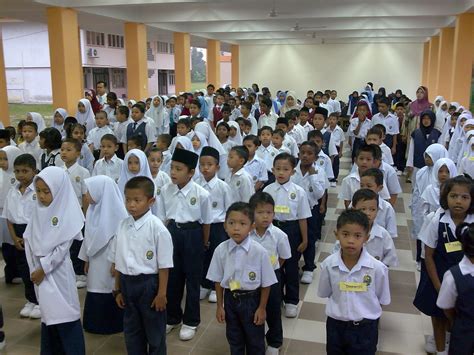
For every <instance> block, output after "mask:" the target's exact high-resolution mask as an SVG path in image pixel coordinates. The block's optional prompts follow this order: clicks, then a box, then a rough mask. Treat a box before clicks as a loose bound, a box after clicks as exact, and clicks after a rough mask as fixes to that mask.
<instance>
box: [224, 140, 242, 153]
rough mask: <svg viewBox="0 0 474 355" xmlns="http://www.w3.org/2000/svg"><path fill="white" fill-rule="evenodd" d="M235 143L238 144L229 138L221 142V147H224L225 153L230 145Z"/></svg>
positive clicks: (233, 145)
mask: <svg viewBox="0 0 474 355" xmlns="http://www.w3.org/2000/svg"><path fill="white" fill-rule="evenodd" d="M236 145H238V144H237V143H236V142H234V141H231V140H230V139H227V140H226V141H225V142H224V143H222V147H224V149H225V150H226V152H227V154H229V152H230V150H231V149H232V147H235V146H236Z"/></svg>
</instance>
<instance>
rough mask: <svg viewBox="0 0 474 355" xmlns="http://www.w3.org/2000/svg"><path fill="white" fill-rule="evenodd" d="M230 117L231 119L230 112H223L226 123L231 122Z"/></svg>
mask: <svg viewBox="0 0 474 355" xmlns="http://www.w3.org/2000/svg"><path fill="white" fill-rule="evenodd" d="M229 117H230V111H227V110H225V111H222V119H223V120H224V121H225V122H228V121H229Z"/></svg>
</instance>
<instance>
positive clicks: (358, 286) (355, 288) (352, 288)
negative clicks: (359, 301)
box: [339, 281, 367, 292]
mask: <svg viewBox="0 0 474 355" xmlns="http://www.w3.org/2000/svg"><path fill="white" fill-rule="evenodd" d="M339 290H340V291H342V292H367V284H365V283H363V282H344V281H341V282H339Z"/></svg>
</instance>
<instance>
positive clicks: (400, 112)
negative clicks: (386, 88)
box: [395, 107, 405, 117]
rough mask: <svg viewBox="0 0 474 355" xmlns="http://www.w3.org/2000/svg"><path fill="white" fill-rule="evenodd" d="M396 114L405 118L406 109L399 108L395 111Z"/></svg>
mask: <svg viewBox="0 0 474 355" xmlns="http://www.w3.org/2000/svg"><path fill="white" fill-rule="evenodd" d="M395 113H396V114H397V117H403V115H404V114H405V109H404V108H403V107H397V108H396V109H395Z"/></svg>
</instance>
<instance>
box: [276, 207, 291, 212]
mask: <svg viewBox="0 0 474 355" xmlns="http://www.w3.org/2000/svg"><path fill="white" fill-rule="evenodd" d="M275 213H290V207H288V206H282V205H276V206H275Z"/></svg>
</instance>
